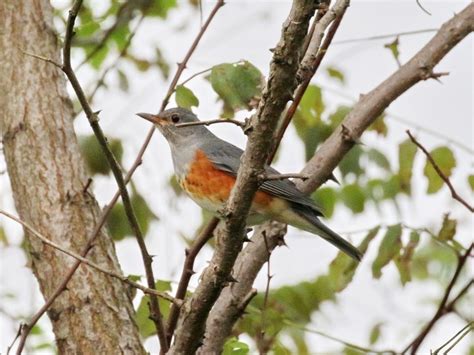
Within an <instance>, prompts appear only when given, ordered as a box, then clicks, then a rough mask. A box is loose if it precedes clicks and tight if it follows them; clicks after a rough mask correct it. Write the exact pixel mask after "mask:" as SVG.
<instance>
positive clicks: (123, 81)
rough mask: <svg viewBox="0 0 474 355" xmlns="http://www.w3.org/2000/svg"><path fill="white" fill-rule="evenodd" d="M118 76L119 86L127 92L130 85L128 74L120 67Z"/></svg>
mask: <svg viewBox="0 0 474 355" xmlns="http://www.w3.org/2000/svg"><path fill="white" fill-rule="evenodd" d="M117 74H118V78H119V88H120V90H122V91H125V92H127V91H128V89H129V87H130V85H129V83H128V78H127V75H126V74H125V73H124V72H123V71H122V70H120V69H118V70H117Z"/></svg>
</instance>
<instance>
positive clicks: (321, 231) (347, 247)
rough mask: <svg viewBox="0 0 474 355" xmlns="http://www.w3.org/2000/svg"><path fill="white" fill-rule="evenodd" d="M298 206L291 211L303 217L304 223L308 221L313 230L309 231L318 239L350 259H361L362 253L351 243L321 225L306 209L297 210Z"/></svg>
mask: <svg viewBox="0 0 474 355" xmlns="http://www.w3.org/2000/svg"><path fill="white" fill-rule="evenodd" d="M298 207H300V206H294V208H293V210H294V211H295V212H296V213H298V214H299V215H300V216H301V217H303V218H304V219H305V220H306V221H308V222H309V223H310V224H311V225H312V227H314V230H310V232H313V233H315V234H317V235H319V236H320V237H322V238H324V239H325V240H327V241H328V242H329V243H331V244H333V245H334V246H336V247H337V248H338V249H340V250H341V251H343V252H344V253H346V254H347V255H349V256H350V257H352V258H354V259H355V260H357V261H360V260H361V259H362V253H361V252H360V251H359V250H358V249H357V248H356V247H355V246H353V245H352V244H351V243H349V242H348V241H347V240H345V239H344V238H342V237H341V236H340V235H339V234H337V233H336V232H334V231H332V230H331V229H330V228H329V227H327V226H326V225H324V224H323V222H321V221H320V220H319V218H318V217H317V216H316V215H315V213H314V212H313V211H311V210H309V209H307V208H298Z"/></svg>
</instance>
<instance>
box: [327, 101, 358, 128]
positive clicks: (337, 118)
mask: <svg viewBox="0 0 474 355" xmlns="http://www.w3.org/2000/svg"><path fill="white" fill-rule="evenodd" d="M351 110H352V108H351V107H349V106H345V105H341V106H339V107H338V108H337V109H336V111H334V112H333V113H331V114H330V115H329V122H331V127H333V128H336V127H337V126H339V125H340V124H341V123H342V121H343V120H344V118H346V116H347V115H348V114H349V112H351Z"/></svg>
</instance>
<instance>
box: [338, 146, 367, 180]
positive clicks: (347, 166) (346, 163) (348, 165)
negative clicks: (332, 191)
mask: <svg viewBox="0 0 474 355" xmlns="http://www.w3.org/2000/svg"><path fill="white" fill-rule="evenodd" d="M363 153H364V150H363V149H362V147H361V146H360V145H356V146H354V147H352V149H351V150H350V151H349V152H348V153H347V154H346V155H345V156H344V158H343V159H342V160H341V162H340V163H339V165H338V167H339V170H340V171H341V174H342V177H343V178H345V177H346V176H347V175H349V174H350V173H353V174H354V175H355V176H356V177H358V176H360V175H362V174H363V173H364V169H363V168H362V166H361V162H360V160H361V157H362V155H363Z"/></svg>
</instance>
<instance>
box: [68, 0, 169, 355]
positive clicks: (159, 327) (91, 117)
mask: <svg viewBox="0 0 474 355" xmlns="http://www.w3.org/2000/svg"><path fill="white" fill-rule="evenodd" d="M81 5H82V0H76V2H75V3H74V5H73V8H72V10H71V11H69V16H68V21H67V25H66V38H65V41H64V48H63V67H62V69H63V72H64V73H65V74H66V76H67V77H68V79H69V81H70V83H71V85H72V87H73V89H74V91H75V93H76V95H77V98H78V99H79V102H80V104H81V106H82V109H83V110H84V113H85V114H86V117H87V119H88V121H89V124H90V125H91V128H92V130H93V131H94V135H95V136H96V138H97V140H98V142H99V144H100V146H101V149H102V151H103V153H104V155H105V157H106V159H107V162H108V163H109V165H110V168H111V170H112V173H113V175H114V178H115V180H116V182H117V185H118V188H119V190H120V196H121V197H122V202H123V206H124V210H125V214H126V216H127V219H128V222H129V224H130V227H131V229H132V231H133V234H134V235H135V238H136V240H137V242H138V246H139V248H140V252H141V255H142V260H143V265H144V267H145V275H146V280H147V284H148V287H149V288H151V289H154V288H155V276H154V275H153V268H152V263H153V259H152V257H151V256H150V254H149V253H148V250H147V247H146V244H145V240H144V237H143V233H142V231H141V228H140V225H139V223H138V220H137V216H136V214H135V211H134V208H133V206H132V202H131V200H130V196H129V194H128V191H127V187H126V183H125V180H124V177H123V175H122V168H121V167H120V165H119V163H118V162H117V160H116V159H115V156H114V154H113V153H112V150H111V149H110V146H109V144H108V141H107V138H106V137H105V134H104V132H103V131H102V128H101V127H100V125H99V120H98V117H97V115H96V114H95V113H94V111H93V110H92V108H91V106H90V104H89V102H88V101H87V98H86V96H85V93H84V91H83V89H82V87H81V84H80V83H79V80H78V79H77V76H76V73H75V72H74V69H73V68H72V65H71V41H72V37H73V36H74V23H75V20H76V16H77V14H78V12H79V10H80V8H81ZM148 305H149V308H150V319H151V320H152V321H153V323H154V325H155V327H156V331H157V334H158V340H159V343H160V346H161V349H163V351H167V350H168V343H167V341H166V335H165V325H164V322H163V315H162V314H161V311H160V305H159V303H158V298H157V297H156V296H154V295H150V302H149V304H148Z"/></svg>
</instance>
